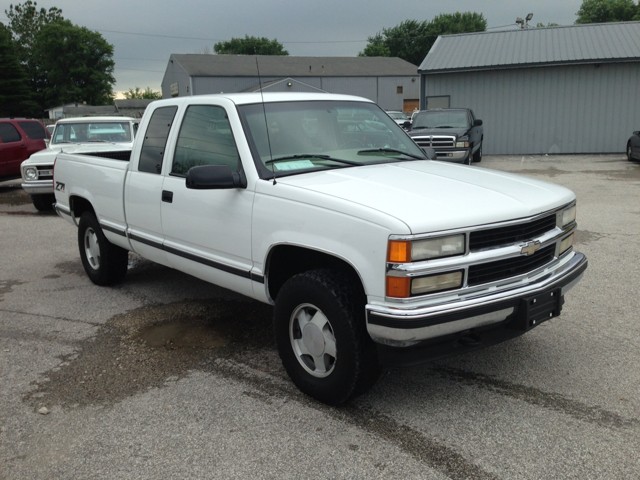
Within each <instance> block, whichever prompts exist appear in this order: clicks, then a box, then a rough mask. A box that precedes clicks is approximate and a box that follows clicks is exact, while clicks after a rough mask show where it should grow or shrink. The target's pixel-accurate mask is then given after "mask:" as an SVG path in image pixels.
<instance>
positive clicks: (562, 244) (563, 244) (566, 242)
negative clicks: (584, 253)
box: [560, 233, 574, 255]
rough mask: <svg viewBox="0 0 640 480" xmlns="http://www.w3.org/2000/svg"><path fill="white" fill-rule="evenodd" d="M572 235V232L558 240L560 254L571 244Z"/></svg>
mask: <svg viewBox="0 0 640 480" xmlns="http://www.w3.org/2000/svg"><path fill="white" fill-rule="evenodd" d="M573 236H574V234H573V233H572V234H571V235H569V236H568V237H567V238H565V239H564V240H562V242H560V255H562V254H563V253H564V252H566V251H567V250H569V249H570V248H571V247H572V246H573Z"/></svg>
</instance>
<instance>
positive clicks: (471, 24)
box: [358, 12, 487, 65]
mask: <svg viewBox="0 0 640 480" xmlns="http://www.w3.org/2000/svg"><path fill="white" fill-rule="evenodd" d="M486 29H487V21H486V19H485V18H484V16H483V15H482V14H481V13H475V12H465V13H460V12H457V13H446V14H442V15H437V16H436V17H434V19H433V20H431V21H430V22H429V21H427V20H425V21H422V22H420V21H417V20H405V21H404V22H402V23H400V24H399V25H397V26H395V27H391V28H383V29H382V33H380V32H379V33H377V34H376V35H374V36H373V37H369V38H368V39H367V41H368V43H367V46H366V47H365V48H364V50H363V51H362V52H360V53H359V54H358V55H359V56H361V57H373V56H385V57H400V58H402V59H403V60H406V61H407V62H410V63H413V64H414V65H420V64H421V63H422V61H423V60H424V57H426V56H427V53H429V50H431V47H432V46H433V44H434V43H435V41H436V39H437V38H438V36H439V35H451V34H455V33H471V32H484V31H485V30H486Z"/></svg>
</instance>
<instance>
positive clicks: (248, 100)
mask: <svg viewBox="0 0 640 480" xmlns="http://www.w3.org/2000/svg"><path fill="white" fill-rule="evenodd" d="M207 98H227V99H229V100H231V101H232V102H233V103H235V104H236V105H248V104H254V103H262V102H263V101H264V102H265V103H273V102H304V101H322V100H329V101H347V102H369V103H374V102H373V101H372V100H369V99H368V98H363V97H356V96H353V95H339V94H334V93H294V92H269V93H264V94H263V95H260V92H250V93H217V94H213V95H196V96H189V97H177V98H171V99H169V98H167V99H163V100H156V101H155V102H153V104H156V102H162V103H168V104H171V105H177V104H181V103H197V101H198V100H197V99H202V100H205V99H207Z"/></svg>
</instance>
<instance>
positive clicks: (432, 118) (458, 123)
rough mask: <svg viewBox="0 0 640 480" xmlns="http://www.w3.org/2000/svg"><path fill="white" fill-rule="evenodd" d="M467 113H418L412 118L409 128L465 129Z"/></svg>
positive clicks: (467, 123) (467, 122) (467, 124)
mask: <svg viewBox="0 0 640 480" xmlns="http://www.w3.org/2000/svg"><path fill="white" fill-rule="evenodd" d="M468 126H469V121H468V120H467V112H464V111H458V112H437V111H432V112H420V113H419V114H417V115H416V116H415V117H414V118H413V125H412V126H411V128H412V129H413V130H415V129H416V128H467V127H468Z"/></svg>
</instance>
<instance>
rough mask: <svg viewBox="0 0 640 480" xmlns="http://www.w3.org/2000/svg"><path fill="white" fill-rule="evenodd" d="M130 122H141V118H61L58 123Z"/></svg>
mask: <svg viewBox="0 0 640 480" xmlns="http://www.w3.org/2000/svg"><path fill="white" fill-rule="evenodd" d="M129 121H135V122H138V121H140V119H139V118H133V117H119V116H115V115H114V116H111V117H108V116H101V117H98V116H96V117H70V118H61V119H60V120H58V121H57V122H56V123H96V122H129Z"/></svg>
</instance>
